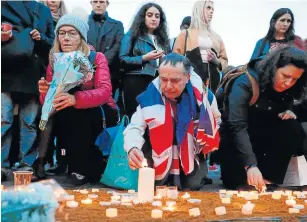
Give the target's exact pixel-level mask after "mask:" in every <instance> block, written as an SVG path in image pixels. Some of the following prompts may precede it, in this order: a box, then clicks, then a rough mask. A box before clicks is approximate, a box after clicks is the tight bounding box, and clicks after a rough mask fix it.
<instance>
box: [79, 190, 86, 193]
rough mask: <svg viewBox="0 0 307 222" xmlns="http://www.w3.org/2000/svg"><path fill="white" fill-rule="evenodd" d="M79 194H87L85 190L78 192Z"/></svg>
mask: <svg viewBox="0 0 307 222" xmlns="http://www.w3.org/2000/svg"><path fill="white" fill-rule="evenodd" d="M80 193H81V194H88V191H87V190H80Z"/></svg>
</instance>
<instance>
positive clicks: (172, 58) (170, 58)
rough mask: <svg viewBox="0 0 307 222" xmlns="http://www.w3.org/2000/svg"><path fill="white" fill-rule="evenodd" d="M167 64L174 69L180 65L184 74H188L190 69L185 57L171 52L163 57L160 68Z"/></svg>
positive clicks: (190, 66) (189, 63)
mask: <svg viewBox="0 0 307 222" xmlns="http://www.w3.org/2000/svg"><path fill="white" fill-rule="evenodd" d="M168 64H170V65H171V66H174V67H176V66H177V64H182V66H183V69H184V70H183V71H184V74H189V73H190V71H191V68H192V65H191V62H190V60H189V59H188V58H187V57H185V56H183V55H181V54H177V53H173V52H172V53H170V54H168V55H166V56H164V57H163V59H162V61H161V63H160V67H161V66H165V65H168Z"/></svg>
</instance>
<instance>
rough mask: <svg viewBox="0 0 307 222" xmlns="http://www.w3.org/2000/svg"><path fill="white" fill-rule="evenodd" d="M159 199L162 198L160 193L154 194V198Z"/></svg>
mask: <svg viewBox="0 0 307 222" xmlns="http://www.w3.org/2000/svg"><path fill="white" fill-rule="evenodd" d="M161 199H162V196H161V194H158V195H157V196H154V200H161Z"/></svg>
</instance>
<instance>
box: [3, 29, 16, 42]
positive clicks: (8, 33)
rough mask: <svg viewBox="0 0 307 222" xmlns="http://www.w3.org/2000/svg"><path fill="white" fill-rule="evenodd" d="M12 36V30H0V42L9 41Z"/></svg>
mask: <svg viewBox="0 0 307 222" xmlns="http://www.w3.org/2000/svg"><path fill="white" fill-rule="evenodd" d="M12 36H13V32H12V30H9V31H1V42H7V41H9V40H10V39H11V38H12Z"/></svg>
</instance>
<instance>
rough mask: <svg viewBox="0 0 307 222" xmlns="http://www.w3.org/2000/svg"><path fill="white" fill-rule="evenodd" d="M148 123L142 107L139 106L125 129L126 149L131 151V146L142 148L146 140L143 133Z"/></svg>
mask: <svg viewBox="0 0 307 222" xmlns="http://www.w3.org/2000/svg"><path fill="white" fill-rule="evenodd" d="M146 127H147V124H146V122H145V119H144V117H143V113H142V110H141V107H140V106H138V107H137V109H136V112H135V113H134V114H133V115H132V117H131V121H130V124H129V125H128V126H127V127H126V129H125V130H124V133H123V134H124V149H125V150H126V152H129V151H130V149H131V148H133V147H136V148H138V149H140V150H141V149H142V147H143V144H144V143H145V140H144V138H143V135H144V133H145V129H146Z"/></svg>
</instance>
